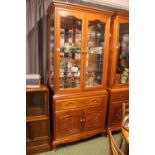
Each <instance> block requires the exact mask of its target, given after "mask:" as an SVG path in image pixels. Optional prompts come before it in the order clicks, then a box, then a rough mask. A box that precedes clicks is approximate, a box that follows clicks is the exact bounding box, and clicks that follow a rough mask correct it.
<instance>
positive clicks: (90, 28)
mask: <svg viewBox="0 0 155 155" xmlns="http://www.w3.org/2000/svg"><path fill="white" fill-rule="evenodd" d="M86 30H87V33H86V47H85V48H86V50H85V58H84V59H85V61H84V62H85V65H84V66H85V69H84V74H85V75H84V87H85V88H90V87H101V86H103V79H104V80H105V78H103V76H104V77H106V69H105V68H104V67H105V64H106V62H105V61H107V60H106V58H107V56H106V55H105V54H106V53H107V52H108V51H107V46H108V42H107V41H106V39H108V34H109V32H108V26H107V19H103V17H100V18H99V17H93V15H92V16H88V17H86ZM105 36H106V37H105ZM105 82H106V81H105ZM105 82H104V83H105Z"/></svg>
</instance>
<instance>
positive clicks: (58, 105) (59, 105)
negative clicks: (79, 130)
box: [55, 96, 106, 111]
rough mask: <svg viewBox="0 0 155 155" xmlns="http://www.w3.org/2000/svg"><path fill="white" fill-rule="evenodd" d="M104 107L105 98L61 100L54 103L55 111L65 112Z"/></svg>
mask: <svg viewBox="0 0 155 155" xmlns="http://www.w3.org/2000/svg"><path fill="white" fill-rule="evenodd" d="M99 105H102V106H106V96H102V97H91V98H87V97H85V98H82V99H80V98H75V99H74V100H61V101H56V102H55V110H56V111H59V110H67V109H75V108H82V107H88V106H99Z"/></svg>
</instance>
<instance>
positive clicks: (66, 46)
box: [60, 16, 82, 88]
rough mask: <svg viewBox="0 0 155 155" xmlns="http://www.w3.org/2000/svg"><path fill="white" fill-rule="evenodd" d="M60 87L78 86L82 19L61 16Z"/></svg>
mask: <svg viewBox="0 0 155 155" xmlns="http://www.w3.org/2000/svg"><path fill="white" fill-rule="evenodd" d="M60 33H61V35H60V36H61V40H60V88H77V87H80V57H81V39H82V35H81V33H82V20H79V19H77V18H75V17H73V16H69V17H61V32H60Z"/></svg>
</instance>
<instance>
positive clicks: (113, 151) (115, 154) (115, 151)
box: [108, 128, 125, 155]
mask: <svg viewBox="0 0 155 155" xmlns="http://www.w3.org/2000/svg"><path fill="white" fill-rule="evenodd" d="M108 139H109V154H110V155H125V154H124V153H123V152H122V151H121V149H119V147H118V146H117V145H116V143H115V140H114V138H113V136H112V134H111V130H110V128H108Z"/></svg>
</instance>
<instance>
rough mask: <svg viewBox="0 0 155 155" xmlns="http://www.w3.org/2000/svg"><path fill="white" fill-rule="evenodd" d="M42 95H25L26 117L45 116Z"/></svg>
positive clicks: (43, 97) (38, 93)
mask: <svg viewBox="0 0 155 155" xmlns="http://www.w3.org/2000/svg"><path fill="white" fill-rule="evenodd" d="M44 101H45V96H44V93H40V92H37V93H26V116H40V115H45V103H44Z"/></svg>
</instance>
